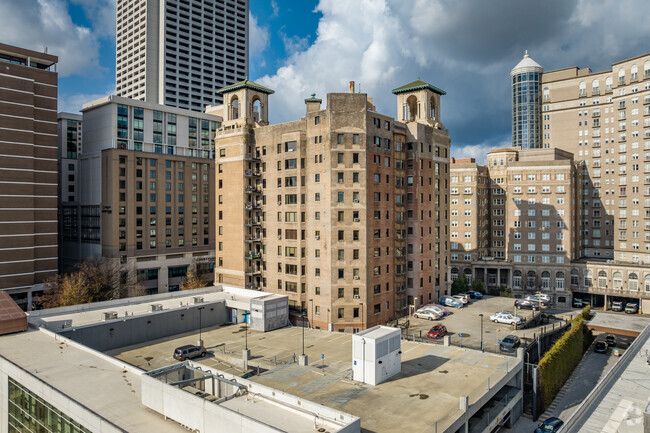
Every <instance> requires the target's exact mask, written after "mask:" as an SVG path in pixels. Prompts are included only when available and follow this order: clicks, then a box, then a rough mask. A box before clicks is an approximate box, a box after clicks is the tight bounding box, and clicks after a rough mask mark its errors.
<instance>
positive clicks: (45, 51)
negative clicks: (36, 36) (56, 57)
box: [43, 45, 47, 54]
mask: <svg viewBox="0 0 650 433" xmlns="http://www.w3.org/2000/svg"><path fill="white" fill-rule="evenodd" d="M43 52H44V53H45V54H47V45H46V46H45V50H44V51H43Z"/></svg>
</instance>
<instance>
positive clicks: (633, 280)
mask: <svg viewBox="0 0 650 433" xmlns="http://www.w3.org/2000/svg"><path fill="white" fill-rule="evenodd" d="M627 290H631V291H633V292H636V291H637V290H639V277H638V276H637V275H636V274H635V273H634V272H632V273H631V274H630V275H628V277H627Z"/></svg>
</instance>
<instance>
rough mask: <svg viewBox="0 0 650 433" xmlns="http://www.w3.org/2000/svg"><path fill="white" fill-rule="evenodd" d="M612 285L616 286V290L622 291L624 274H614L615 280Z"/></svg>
mask: <svg viewBox="0 0 650 433" xmlns="http://www.w3.org/2000/svg"><path fill="white" fill-rule="evenodd" d="M612 283H613V284H614V289H615V290H621V287H623V274H621V273H620V272H614V278H612Z"/></svg>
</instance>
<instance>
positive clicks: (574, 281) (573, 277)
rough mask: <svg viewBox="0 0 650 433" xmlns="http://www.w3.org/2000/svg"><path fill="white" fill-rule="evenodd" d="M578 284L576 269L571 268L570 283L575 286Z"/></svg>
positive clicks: (578, 277)
mask: <svg viewBox="0 0 650 433" xmlns="http://www.w3.org/2000/svg"><path fill="white" fill-rule="evenodd" d="M579 284H580V274H579V273H578V270H577V269H571V285H572V286H577V285H579Z"/></svg>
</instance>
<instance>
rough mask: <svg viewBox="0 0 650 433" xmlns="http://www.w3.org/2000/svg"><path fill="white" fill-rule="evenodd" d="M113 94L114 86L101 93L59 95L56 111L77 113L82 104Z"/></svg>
mask: <svg viewBox="0 0 650 433" xmlns="http://www.w3.org/2000/svg"><path fill="white" fill-rule="evenodd" d="M114 94H115V86H113V87H111V88H109V89H107V90H106V91H105V92H103V93H74V94H71V95H68V94H64V93H59V104H58V110H59V111H60V112H61V111H64V112H66V113H77V112H78V111H81V107H82V106H83V104H86V103H88V102H92V101H94V100H96V99H100V98H103V97H105V96H109V95H114Z"/></svg>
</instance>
